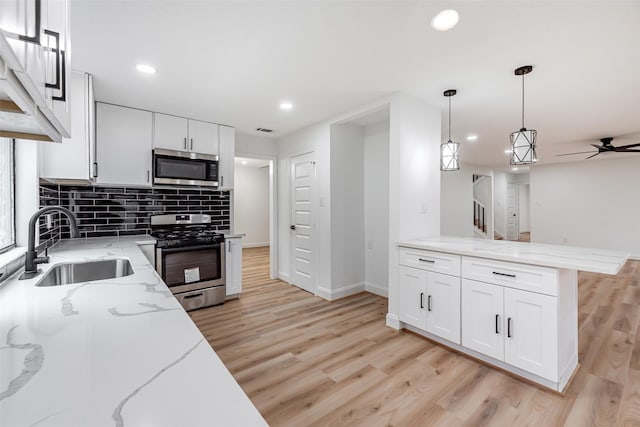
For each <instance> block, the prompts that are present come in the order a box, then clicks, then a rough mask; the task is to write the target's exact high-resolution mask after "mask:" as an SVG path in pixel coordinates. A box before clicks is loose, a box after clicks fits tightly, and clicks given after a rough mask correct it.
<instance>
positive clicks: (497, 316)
mask: <svg viewBox="0 0 640 427" xmlns="http://www.w3.org/2000/svg"><path fill="white" fill-rule="evenodd" d="M499 318H500V315H499V314H496V334H499V333H500V331H498V319H499Z"/></svg>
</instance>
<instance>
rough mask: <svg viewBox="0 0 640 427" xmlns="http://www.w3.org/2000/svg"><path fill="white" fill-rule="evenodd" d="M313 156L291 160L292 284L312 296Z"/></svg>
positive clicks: (313, 269) (313, 287)
mask: <svg viewBox="0 0 640 427" xmlns="http://www.w3.org/2000/svg"><path fill="white" fill-rule="evenodd" d="M314 177H315V162H314V161H313V153H306V154H301V155H299V156H295V157H292V158H291V200H292V204H291V206H292V212H291V226H290V228H291V247H292V251H291V266H292V268H291V270H292V273H291V284H293V285H295V286H297V287H299V288H301V289H304V290H305V291H308V292H311V293H315V286H314V281H315V278H314V274H315V253H314V227H313V223H314V218H313V214H314V212H313V203H312V195H313V181H314Z"/></svg>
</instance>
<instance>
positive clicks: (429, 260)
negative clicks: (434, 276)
mask: <svg viewBox="0 0 640 427" xmlns="http://www.w3.org/2000/svg"><path fill="white" fill-rule="evenodd" d="M418 261H422V262H430V263H431V264H435V261H434V260H432V259H424V258H418Z"/></svg>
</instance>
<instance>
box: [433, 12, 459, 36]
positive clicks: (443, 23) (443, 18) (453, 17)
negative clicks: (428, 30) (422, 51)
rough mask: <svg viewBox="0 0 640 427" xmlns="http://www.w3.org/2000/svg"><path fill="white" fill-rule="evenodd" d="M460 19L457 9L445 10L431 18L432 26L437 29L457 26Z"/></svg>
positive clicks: (445, 29)
mask: <svg viewBox="0 0 640 427" xmlns="http://www.w3.org/2000/svg"><path fill="white" fill-rule="evenodd" d="M458 19H459V15H458V12H456V11H455V10H453V9H447V10H443V11H442V12H440V13H438V14H437V15H436V16H434V17H433V19H432V20H431V27H433V29H434V30H436V31H447V30H450V29H452V28H453V27H455V26H456V24H457V23H458Z"/></svg>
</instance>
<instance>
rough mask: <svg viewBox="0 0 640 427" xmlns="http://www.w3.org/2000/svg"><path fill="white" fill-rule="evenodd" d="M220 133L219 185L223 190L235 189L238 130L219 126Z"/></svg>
mask: <svg viewBox="0 0 640 427" xmlns="http://www.w3.org/2000/svg"><path fill="white" fill-rule="evenodd" d="M218 131H219V133H220V155H219V162H218V183H219V184H220V185H219V186H220V189H222V190H232V189H233V174H234V170H235V160H234V159H235V155H236V130H235V128H232V127H230V126H218Z"/></svg>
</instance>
